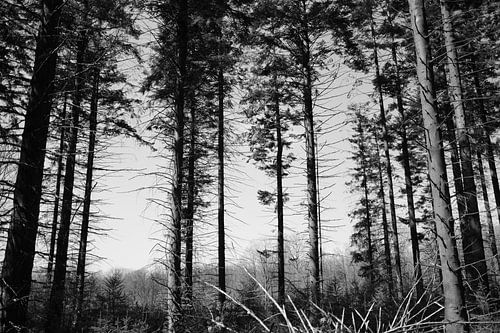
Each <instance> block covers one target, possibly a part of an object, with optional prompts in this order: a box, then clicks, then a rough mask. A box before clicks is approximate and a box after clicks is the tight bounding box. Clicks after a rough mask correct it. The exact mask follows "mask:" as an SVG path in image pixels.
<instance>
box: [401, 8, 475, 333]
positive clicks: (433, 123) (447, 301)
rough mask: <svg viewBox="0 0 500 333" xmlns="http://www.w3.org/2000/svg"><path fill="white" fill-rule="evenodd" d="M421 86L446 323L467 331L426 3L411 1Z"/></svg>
mask: <svg viewBox="0 0 500 333" xmlns="http://www.w3.org/2000/svg"><path fill="white" fill-rule="evenodd" d="M408 4H409V7H410V15H411V26H412V29H413V38H414V42H415V51H416V62H417V63H416V68H417V75H418V82H419V85H420V103H421V105H422V117H423V120H424V128H425V134H426V145H427V149H428V168H429V179H430V184H431V191H432V200H433V205H434V218H435V224H436V232H437V238H438V239H437V242H438V245H439V254H440V260H441V271H442V274H443V294H444V321H445V331H446V332H448V333H452V332H453V333H456V332H465V331H468V327H467V325H466V324H464V322H466V321H467V313H466V311H465V301H464V297H463V286H462V277H461V272H460V271H461V270H460V263H459V259H458V255H457V251H456V243H455V239H454V237H455V235H454V222H453V216H452V213H451V205H450V192H449V188H448V180H447V176H446V164H445V161H444V154H443V146H442V144H443V143H442V138H441V133H440V129H439V121H438V112H437V109H436V102H435V92H434V82H433V71H432V67H431V66H432V65H431V55H430V52H429V44H428V41H427V26H426V22H425V16H424V5H423V0H408Z"/></svg>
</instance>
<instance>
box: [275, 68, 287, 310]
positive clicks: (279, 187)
mask: <svg viewBox="0 0 500 333" xmlns="http://www.w3.org/2000/svg"><path fill="white" fill-rule="evenodd" d="M277 84H278V83H277V78H276V75H275V77H274V85H275V91H274V112H275V117H276V146H277V152H276V192H277V193H276V196H277V198H276V210H277V214H278V304H279V305H281V306H283V305H284V304H285V246H284V243H285V240H284V225H283V220H284V217H283V138H282V136H281V114H280V101H279V93H278V87H277Z"/></svg>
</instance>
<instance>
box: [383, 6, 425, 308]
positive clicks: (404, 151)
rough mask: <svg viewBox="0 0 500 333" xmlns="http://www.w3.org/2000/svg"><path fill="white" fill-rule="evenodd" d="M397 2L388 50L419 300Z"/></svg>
mask: <svg viewBox="0 0 500 333" xmlns="http://www.w3.org/2000/svg"><path fill="white" fill-rule="evenodd" d="M396 5H397V1H388V7H389V8H388V10H387V21H388V22H387V23H388V26H389V34H390V49H391V60H392V65H393V71H394V73H393V74H394V80H393V87H394V89H393V92H394V95H395V97H396V107H397V109H398V112H399V116H400V117H401V127H400V131H399V134H400V136H401V163H402V165H403V170H404V175H405V190H406V201H407V208H408V225H409V228H410V238H411V249H412V258H413V278H414V281H415V283H416V298H417V299H421V297H422V295H423V293H424V281H423V279H422V265H421V262H420V248H419V242H418V232H417V219H416V214H415V202H414V196H413V181H412V172H411V166H410V149H409V144H408V134H407V129H406V128H407V126H408V121H407V118H408V116H407V114H406V113H407V112H405V108H404V103H403V92H402V91H403V80H402V78H401V72H400V64H399V60H398V55H397V43H396V40H395V30H396V27H395V25H394V19H395V17H394V16H395V11H396V9H397V8H395V7H396Z"/></svg>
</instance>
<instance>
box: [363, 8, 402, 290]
mask: <svg viewBox="0 0 500 333" xmlns="http://www.w3.org/2000/svg"><path fill="white" fill-rule="evenodd" d="M368 10H369V11H370V30H371V37H372V42H373V60H374V63H375V81H376V86H377V91H378V95H379V96H378V104H379V109H380V122H381V124H382V141H383V143H384V155H385V162H386V172H387V185H388V188H389V209H390V212H391V225H392V241H393V247H394V261H395V267H394V269H395V272H396V292H397V296H398V299H403V278H402V273H401V255H400V252H399V235H398V223H397V216H396V204H395V201H394V185H393V182H392V165H391V156H390V152H389V136H388V131H387V119H386V113H385V106H384V94H383V90H382V81H381V79H380V65H379V62H378V47H377V39H376V35H375V25H374V23H373V17H372V5H371V1H369V3H368ZM389 278H390V279H392V276H390V277H389Z"/></svg>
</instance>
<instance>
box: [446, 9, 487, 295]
mask: <svg viewBox="0 0 500 333" xmlns="http://www.w3.org/2000/svg"><path fill="white" fill-rule="evenodd" d="M440 4H441V15H442V17H443V33H444V39H445V44H446V55H447V63H446V67H447V69H448V70H447V74H448V91H449V96H450V99H451V104H452V106H453V109H454V112H455V123H456V126H455V127H456V135H457V141H458V146H459V151H460V162H461V163H460V166H461V170H462V183H463V193H459V192H457V196H463V199H464V204H465V211H464V214H463V215H462V217H461V219H460V229H461V231H462V248H463V252H464V259H465V265H466V266H465V267H466V268H465V272H466V275H467V280H468V284H469V285H470V287H471V290H472V292H473V293H479V294H480V295H483V296H486V295H488V293H489V281H488V270H487V267H486V259H485V254H484V245H483V236H482V232H481V221H480V218H479V209H478V203H477V191H476V183H475V180H474V169H473V166H472V154H471V146H470V142H469V133H468V130H467V124H466V115H465V110H464V105H463V94H462V83H461V80H460V70H459V67H458V56H457V50H456V48H455V42H454V38H453V27H452V23H451V17H450V16H451V14H450V9H449V4H448V2H447V1H445V0H441V1H440Z"/></svg>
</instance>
